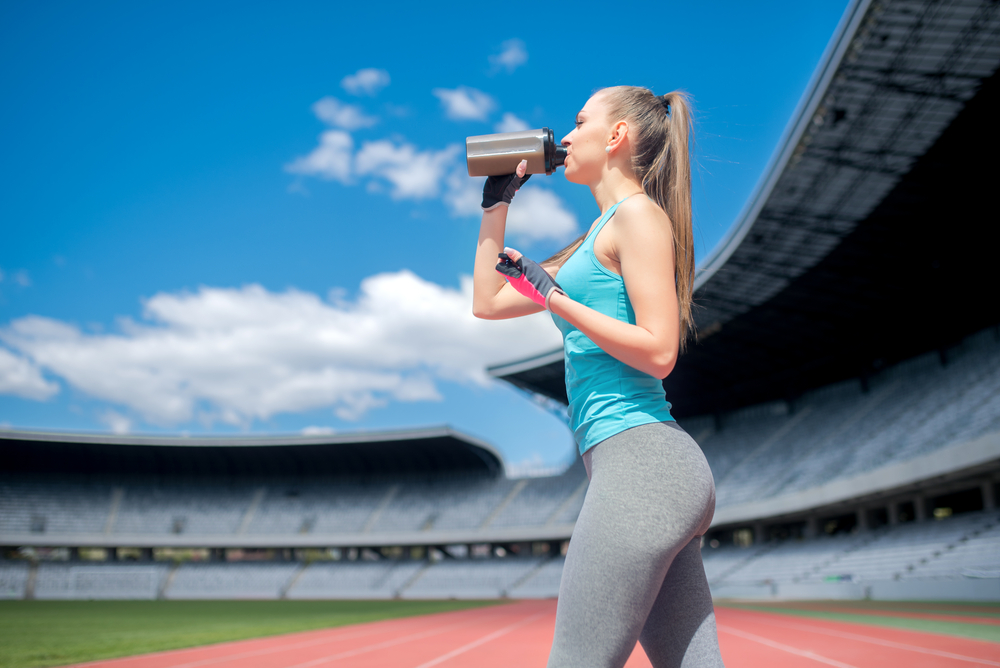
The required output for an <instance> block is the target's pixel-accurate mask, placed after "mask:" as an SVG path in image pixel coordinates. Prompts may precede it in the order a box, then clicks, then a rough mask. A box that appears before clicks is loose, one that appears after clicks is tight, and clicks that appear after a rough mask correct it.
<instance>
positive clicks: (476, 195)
mask: <svg viewBox="0 0 1000 668" xmlns="http://www.w3.org/2000/svg"><path fill="white" fill-rule="evenodd" d="M446 185H447V189H446V191H445V193H444V203H445V204H446V205H447V206H448V209H449V210H450V211H451V214H452V215H453V216H457V217H462V216H474V217H478V216H481V215H483V208H482V202H483V180H482V179H474V178H471V177H470V176H469V174H468V172H467V171H466V170H463V169H456V170H455V171H453V172H452V173H451V174H449V175H448V179H447V182H446Z"/></svg>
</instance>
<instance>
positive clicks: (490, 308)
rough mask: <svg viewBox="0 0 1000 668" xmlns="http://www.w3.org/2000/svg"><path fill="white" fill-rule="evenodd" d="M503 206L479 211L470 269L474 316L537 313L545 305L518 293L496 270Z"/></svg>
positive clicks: (492, 317) (504, 213) (496, 317)
mask: <svg viewBox="0 0 1000 668" xmlns="http://www.w3.org/2000/svg"><path fill="white" fill-rule="evenodd" d="M506 224H507V207H505V206H498V207H497V208H495V209H493V210H492V211H484V212H483V222H482V224H481V225H480V227H479V245H478V247H477V248H476V265H475V267H474V269H473V273H472V286H473V293H472V313H473V315H475V316H476V317H477V318H484V319H486V320H503V319H505V318H517V317H519V316H522V315H530V314H532V313H538V312H539V311H544V310H545V309H544V308H542V307H541V306H539V305H538V304H536V303H535V302H533V301H531V300H530V299H528V298H527V297H525V296H523V295H521V294H519V293H518V292H517V291H516V290H515V289H514V288H512V287H511V286H510V284H508V283H507V281H505V280H504V278H503V276H501V275H500V274H499V273H497V270H496V266H497V255H499V253H500V252H501V251H502V250H503V248H504V246H503V235H504V228H505V227H506Z"/></svg>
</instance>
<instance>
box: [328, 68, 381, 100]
mask: <svg viewBox="0 0 1000 668" xmlns="http://www.w3.org/2000/svg"><path fill="white" fill-rule="evenodd" d="M389 81H390V80H389V73H388V72H386V71H385V70H379V69H376V68H374V67H366V68H364V69H361V70H358V71H357V72H355V73H354V74H348V75H347V76H346V77H344V78H343V79H341V80H340V85H341V87H343V89H344V90H346V91H347V92H348V93H350V94H351V95H375V94H376V93H378V92H379V91H380V90H382V89H383V88H385V87H386V86H388V85H389Z"/></svg>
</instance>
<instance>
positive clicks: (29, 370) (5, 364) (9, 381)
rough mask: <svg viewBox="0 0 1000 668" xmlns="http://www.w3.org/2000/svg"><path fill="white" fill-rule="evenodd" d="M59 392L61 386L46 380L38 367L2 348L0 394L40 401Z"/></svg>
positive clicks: (0, 349) (0, 356) (0, 357)
mask: <svg viewBox="0 0 1000 668" xmlns="http://www.w3.org/2000/svg"><path fill="white" fill-rule="evenodd" d="M58 392H59V385H57V384H56V383H53V382H50V381H47V380H45V378H43V377H42V372H41V370H40V369H39V368H38V367H37V366H35V365H34V364H32V363H31V362H30V361H28V360H26V359H24V358H23V357H18V356H17V355H13V354H11V353H10V352H9V351H7V350H4V349H3V348H0V394H13V395H15V396H18V397H24V398H25V399H36V400H39V401H40V400H42V399H48V398H49V397H51V396H52V395H54V394H57V393H58Z"/></svg>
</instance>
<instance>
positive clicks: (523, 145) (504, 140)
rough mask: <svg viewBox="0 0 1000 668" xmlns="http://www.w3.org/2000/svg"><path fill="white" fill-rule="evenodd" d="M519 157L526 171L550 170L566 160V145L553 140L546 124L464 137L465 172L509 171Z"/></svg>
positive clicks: (475, 174) (495, 173) (494, 172)
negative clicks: (527, 128)
mask: <svg viewBox="0 0 1000 668" xmlns="http://www.w3.org/2000/svg"><path fill="white" fill-rule="evenodd" d="M522 160H527V161H528V171H527V172H526V173H527V174H551V173H552V172H554V171H556V167H559V166H560V165H562V164H563V163H564V162H565V161H566V147H564V146H560V145H558V144H556V140H555V137H554V135H553V133H552V130H550V129H548V128H542V129H541V130H522V131H521V132H502V133H500V134H495V135H479V136H478V137H466V139H465V161H466V163H467V164H468V167H469V176H501V175H503V174H513V173H514V170H515V169H517V165H518V164H519V163H520V162H521V161H522Z"/></svg>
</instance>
